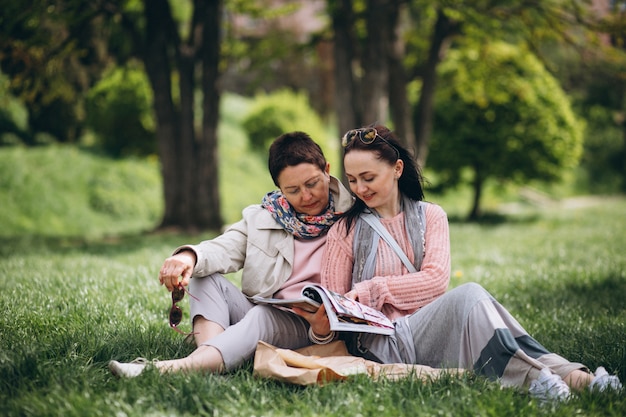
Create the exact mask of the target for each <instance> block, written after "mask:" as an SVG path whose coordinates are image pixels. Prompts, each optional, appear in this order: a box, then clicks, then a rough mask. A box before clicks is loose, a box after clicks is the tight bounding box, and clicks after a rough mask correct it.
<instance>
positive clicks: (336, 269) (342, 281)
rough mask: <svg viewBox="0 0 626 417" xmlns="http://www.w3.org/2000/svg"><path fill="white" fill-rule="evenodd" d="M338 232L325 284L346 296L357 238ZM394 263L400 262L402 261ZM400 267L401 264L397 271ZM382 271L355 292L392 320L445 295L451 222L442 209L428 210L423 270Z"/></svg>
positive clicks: (328, 259)
mask: <svg viewBox="0 0 626 417" xmlns="http://www.w3.org/2000/svg"><path fill="white" fill-rule="evenodd" d="M336 229H337V230H336V231H335V232H336V233H334V234H335V235H336V234H337V233H339V236H334V237H333V239H331V235H330V234H329V238H328V242H327V247H326V250H327V251H328V252H327V253H328V256H327V257H326V260H325V264H324V266H323V269H322V284H323V285H327V286H328V287H329V288H331V289H333V290H334V291H337V292H341V293H345V292H347V291H349V290H350V285H351V281H352V277H351V275H352V262H353V256H352V240H353V237H354V236H353V233H351V234H350V235H348V236H347V237H346V236H345V226H344V227H336ZM331 231H332V229H331ZM331 241H333V243H332V244H331V243H330V242H331ZM412 255H413V254H411V256H410V258H413V256H412ZM396 258H397V257H396ZM394 259H395V258H394ZM394 262H398V263H401V261H400V260H399V258H398V259H397V260H394ZM397 268H398V265H396V266H395V268H394V269H396V270H397ZM377 269H379V267H378V266H377ZM379 272H380V274H379V275H378V276H375V277H373V278H372V279H370V280H367V281H363V282H360V283H358V284H356V286H355V289H356V290H357V293H358V299H359V301H360V302H361V303H363V304H366V305H369V306H371V307H374V308H376V309H377V310H380V311H383V312H384V313H385V314H386V315H388V316H390V317H391V318H395V317H399V316H402V315H406V314H410V313H412V312H414V311H416V310H418V309H419V308H421V307H423V306H425V305H427V304H428V303H430V302H432V301H433V300H435V299H436V298H438V297H439V296H441V295H442V294H444V293H445V291H446V290H447V288H448V284H449V282H450V235H449V228H448V219H447V216H446V213H445V212H444V211H443V209H442V208H441V207H439V206H437V205H435V204H428V205H427V208H426V236H425V256H424V260H423V262H422V267H421V269H420V271H418V272H416V273H405V274H401V275H393V274H389V275H387V274H384V271H379Z"/></svg>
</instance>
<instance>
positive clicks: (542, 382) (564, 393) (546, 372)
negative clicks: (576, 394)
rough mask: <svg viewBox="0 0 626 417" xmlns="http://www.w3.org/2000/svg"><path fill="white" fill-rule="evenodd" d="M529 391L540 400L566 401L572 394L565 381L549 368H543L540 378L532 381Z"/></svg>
mask: <svg viewBox="0 0 626 417" xmlns="http://www.w3.org/2000/svg"><path fill="white" fill-rule="evenodd" d="M528 391H529V392H530V395H531V396H532V397H533V398H537V399H538V400H539V401H540V402H548V401H566V400H567V399H568V398H569V396H570V390H569V387H568V386H567V384H566V383H565V381H563V380H562V379H561V377H560V376H558V375H557V374H553V373H552V372H551V371H550V369H548V368H543V369H542V370H541V372H540V373H539V378H537V379H535V380H534V381H532V382H531V383H530V388H529V389H528Z"/></svg>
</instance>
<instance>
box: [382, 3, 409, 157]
mask: <svg viewBox="0 0 626 417" xmlns="http://www.w3.org/2000/svg"><path fill="white" fill-rule="evenodd" d="M392 6H393V7H392V8H390V10H389V13H388V19H389V25H388V27H389V29H390V30H391V32H390V34H391V39H390V45H389V47H388V51H389V107H390V110H391V112H390V113H391V120H392V121H393V126H394V129H393V130H394V132H395V133H396V135H397V137H398V139H399V140H400V141H401V142H402V143H403V144H404V145H405V146H411V145H412V144H414V143H415V133H414V132H413V121H412V119H411V106H410V104H409V99H408V97H407V94H406V88H407V76H406V72H405V69H404V64H403V62H402V60H403V59H404V55H405V43H404V39H403V37H402V33H401V30H400V20H401V19H400V17H401V13H402V10H401V4H399V2H392Z"/></svg>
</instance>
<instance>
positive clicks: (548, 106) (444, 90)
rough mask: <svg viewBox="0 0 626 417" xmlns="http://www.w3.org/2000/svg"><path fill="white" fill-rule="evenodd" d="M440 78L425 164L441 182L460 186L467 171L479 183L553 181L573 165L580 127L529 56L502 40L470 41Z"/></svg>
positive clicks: (444, 66) (444, 67)
mask: <svg viewBox="0 0 626 417" xmlns="http://www.w3.org/2000/svg"><path fill="white" fill-rule="evenodd" d="M440 75H441V86H440V88H439V89H438V93H437V107H436V114H435V129H434V135H433V142H432V144H431V148H430V149H431V151H430V156H429V160H428V164H429V167H430V168H432V169H434V170H436V171H438V172H439V174H440V175H441V182H440V184H441V185H442V186H445V187H451V186H455V185H457V184H459V183H460V182H461V181H462V180H463V176H462V173H463V170H464V169H466V168H469V169H471V170H472V172H473V176H474V178H473V182H474V184H475V187H480V186H481V185H482V183H483V182H484V181H485V179H487V178H496V179H498V180H501V181H515V182H520V183H521V182H525V181H529V180H535V179H536V180H542V181H555V180H558V179H560V178H562V177H563V174H564V172H566V171H567V170H568V169H572V168H574V167H575V166H576V165H577V163H578V161H579V158H580V155H581V151H582V124H581V123H580V122H579V121H578V120H577V119H576V117H575V115H574V113H573V111H572V109H571V106H570V103H569V100H568V98H567V97H566V95H565V94H564V93H563V91H562V90H561V89H560V87H559V85H558V83H557V82H556V80H555V79H554V78H553V77H552V76H550V74H549V73H548V72H547V71H546V70H545V69H544V68H543V66H542V65H541V63H540V62H539V61H537V59H535V58H534V57H533V56H532V55H531V54H529V53H527V52H524V51H523V50H520V49H518V48H516V47H514V46H513V45H509V44H505V43H491V44H483V45H481V46H470V45H467V46H466V47H465V48H463V49H458V50H455V51H452V52H451V53H450V56H449V58H448V60H447V61H446V62H445V63H443V64H442V65H441V74H440ZM477 192H478V190H477Z"/></svg>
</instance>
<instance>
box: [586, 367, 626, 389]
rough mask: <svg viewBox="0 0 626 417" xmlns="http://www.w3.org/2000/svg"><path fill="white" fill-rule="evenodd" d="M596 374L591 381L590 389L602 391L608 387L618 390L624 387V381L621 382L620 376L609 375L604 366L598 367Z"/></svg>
mask: <svg viewBox="0 0 626 417" xmlns="http://www.w3.org/2000/svg"><path fill="white" fill-rule="evenodd" d="M594 375H595V376H594V378H593V380H592V381H591V384H589V389H590V390H594V391H595V390H597V391H600V392H602V391H606V390H607V389H612V390H616V391H619V390H621V389H622V383H621V382H619V378H618V377H617V375H609V373H608V372H607V371H606V369H604V367H602V366H600V367H598V369H596V372H595V373H594Z"/></svg>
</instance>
